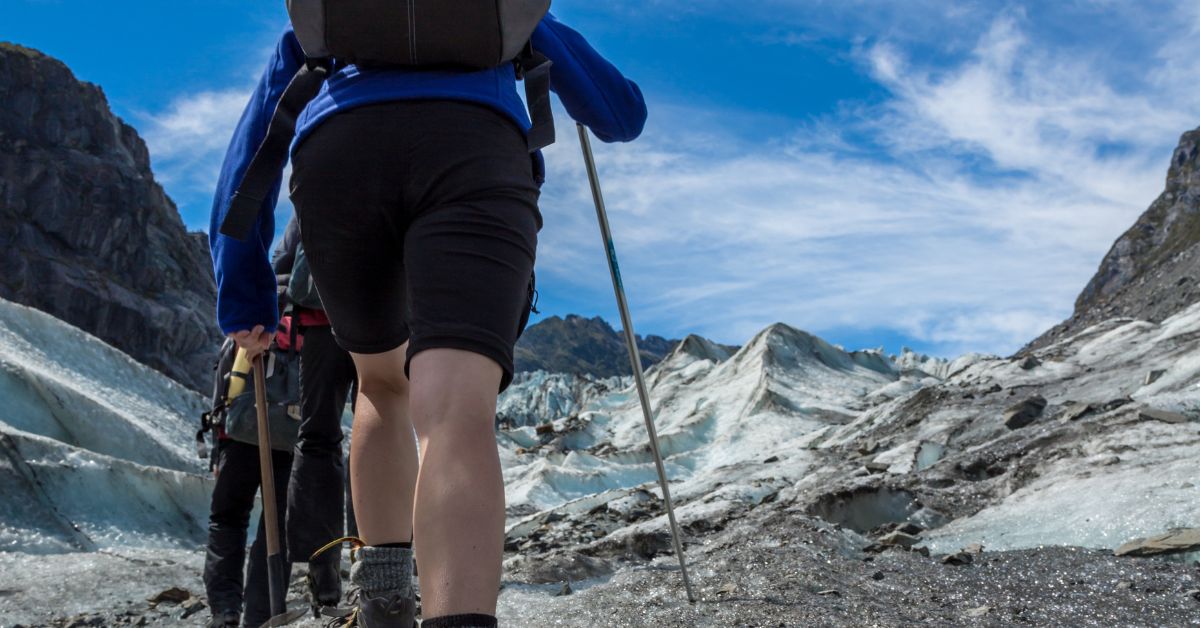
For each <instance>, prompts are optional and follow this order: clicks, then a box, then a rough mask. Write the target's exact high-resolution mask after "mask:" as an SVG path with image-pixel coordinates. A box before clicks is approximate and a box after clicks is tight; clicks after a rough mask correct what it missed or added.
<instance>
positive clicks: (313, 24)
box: [221, 0, 554, 240]
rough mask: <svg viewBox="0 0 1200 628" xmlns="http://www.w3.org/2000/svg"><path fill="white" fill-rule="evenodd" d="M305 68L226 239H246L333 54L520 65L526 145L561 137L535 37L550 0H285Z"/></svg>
mask: <svg viewBox="0 0 1200 628" xmlns="http://www.w3.org/2000/svg"><path fill="white" fill-rule="evenodd" d="M287 8H288V14H289V15H290V16H291V19H292V29H293V30H294V31H295V33H296V39H297V40H298V41H299V42H300V47H301V48H303V49H304V55H305V65H304V67H302V68H301V69H300V71H299V72H297V73H296V76H295V77H293V78H292V81H291V83H290V84H289V85H288V87H287V89H286V90H284V92H283V94H282V95H281V96H280V99H279V105H278V106H277V107H276V109H275V115H274V116H273V117H272V118H271V124H270V127H269V128H268V129H267V136H266V138H265V139H264V140H263V143H262V144H261V145H260V146H259V147H258V150H257V151H256V152H255V154H254V159H253V160H252V161H251V162H250V165H249V166H248V167H247V169H246V174H245V175H244V176H243V177H242V182H241V185H240V186H239V187H238V190H237V192H236V193H235V194H234V195H233V202H232V204H231V205H230V207H229V211H228V213H227V214H226V215H225V220H224V222H222V223H221V233H222V234H223V235H226V236H229V237H231V238H235V239H238V240H245V239H246V238H247V237H249V235H250V231H251V230H252V229H253V228H254V223H255V222H256V221H257V219H258V213H259V210H260V209H261V208H262V203H263V200H264V199H265V198H266V197H267V195H268V194H269V193H270V191H271V188H272V186H273V185H275V181H276V180H277V178H278V173H279V171H280V170H281V169H282V168H283V164H284V163H285V162H286V161H287V155H288V149H289V147H290V146H291V143H292V138H293V137H294V136H295V132H296V118H297V116H299V114H300V112H301V111H302V110H303V109H304V107H305V105H307V104H308V101H310V100H312V99H313V97H315V96H316V95H317V92H318V91H319V90H320V89H321V84H322V83H323V82H324V81H325V77H326V76H327V75H328V73H329V70H330V68H331V65H332V62H333V60H335V59H336V60H337V61H339V62H344V63H356V64H361V65H376V66H388V65H391V66H397V65H398V66H421V67H455V68H462V69H465V70H480V69H486V68H492V67H497V66H500V65H503V64H505V63H515V64H516V66H517V70H518V76H520V77H521V78H523V79H524V81H525V96H526V101H527V103H528V106H529V113H530V119H531V120H532V122H533V127H532V128H531V129H530V131H529V136H528V137H529V151H530V152H534V151H536V150H539V149H541V148H545V147H546V146H549V145H550V144H552V143H554V118H553V114H552V112H551V109H550V61H549V60H548V59H546V57H545V56H544V55H541V54H539V53H538V52H536V51H535V50H533V47H532V46H531V45H530V37H532V36H533V31H534V29H536V28H537V25H538V24H539V23H540V22H541V20H542V18H543V17H544V16H545V15H546V12H547V11H549V10H550V0H288V2H287Z"/></svg>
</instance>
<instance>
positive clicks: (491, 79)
mask: <svg viewBox="0 0 1200 628" xmlns="http://www.w3.org/2000/svg"><path fill="white" fill-rule="evenodd" d="M532 44H533V47H534V49H536V50H537V51H538V52H540V53H541V54H544V55H545V56H546V57H547V58H549V59H550V61H551V62H552V63H553V65H552V67H551V70H550V83H551V89H552V90H553V91H554V92H556V93H557V94H558V95H559V97H560V98H561V100H562V102H563V105H564V106H565V107H566V110H567V112H568V114H570V116H571V117H572V118H574V119H575V120H577V121H579V122H581V123H583V124H584V125H586V126H588V127H589V128H590V129H591V130H592V132H593V133H594V134H595V135H596V136H597V137H599V138H600V139H601V140H603V141H609V142H614V141H629V140H632V139H634V138H636V137H637V136H638V135H639V134H640V133H641V131H642V127H643V125H644V123H645V120H646V106H645V102H644V100H643V99H642V94H641V92H640V90H639V89H638V87H637V85H636V84H634V83H633V82H632V81H630V80H628V79H626V78H625V77H624V76H622V75H621V73H620V72H619V71H618V70H617V69H616V68H614V67H613V66H612V65H611V64H610V63H608V62H607V61H606V60H605V59H604V58H603V57H601V56H600V55H599V54H598V53H597V52H596V51H595V50H594V49H592V48H591V46H590V45H588V43H587V42H586V41H585V40H584V39H583V37H581V36H580V35H579V34H578V33H576V32H575V31H573V30H571V29H570V28H568V27H567V26H565V25H564V24H562V23H561V22H559V21H558V20H557V19H555V18H554V17H553V16H552V15H547V16H546V17H545V18H544V19H543V20H542V21H541V23H540V24H539V25H538V27H537V29H536V31H535V32H534V34H533V37H532ZM303 62H304V56H303V52H302V51H301V49H300V46H299V44H298V42H297V39H296V37H295V35H294V34H293V32H292V30H291V29H290V28H289V29H288V30H285V31H284V33H283V35H282V37H281V38H280V41H279V45H278V47H277V49H276V51H275V54H274V55H273V56H272V58H271V61H270V63H269V65H268V67H267V71H266V73H265V74H264V75H263V78H262V80H261V81H260V83H259V85H258V88H257V89H256V90H255V92H254V95H253V96H252V98H251V100H250V103H249V105H248V106H247V108H246V111H245V113H244V114H243V116H242V119H241V121H240V123H239V124H238V128H237V131H236V133H235V135H234V138H233V142H232V143H231V145H230V147H229V152H228V154H227V155H226V159H225V165H224V167H223V169H222V171H221V176H220V180H219V184H218V189H217V194H216V199H215V201H214V204H213V212H212V221H211V224H210V230H209V234H210V236H209V237H210V244H211V247H212V255H213V260H214V265H215V269H216V277H217V289H218V299H217V317H218V320H219V322H220V326H221V329H222V331H223V332H225V333H226V334H229V335H230V336H232V337H233V338H234V339H235V340H237V341H238V343H239V344H240V345H242V346H243V347H246V348H247V349H248V350H250V351H256V350H262V349H265V347H266V346H267V343H268V342H269V340H268V339H269V338H270V335H269V334H270V332H271V331H272V330H273V329H274V326H275V322H276V320H277V319H278V314H277V312H276V311H275V310H276V299H275V275H274V274H273V273H272V271H271V266H270V264H269V263H268V261H267V251H268V249H269V247H270V243H271V239H272V236H273V234H274V230H275V224H274V216H273V210H274V207H275V203H276V201H277V194H278V192H277V188H278V185H276V186H275V188H276V192H275V193H274V194H272V195H271V196H270V197H269V198H267V199H266V201H265V202H264V203H263V207H262V208H261V209H260V211H259V215H258V219H257V222H256V223H255V229H254V232H253V235H252V236H251V237H250V238H249V239H248V240H247V241H245V242H242V241H238V240H235V239H231V238H228V237H226V236H223V235H221V234H220V233H219V227H220V225H221V224H222V223H223V222H224V220H225V216H226V214H227V213H228V211H229V207H230V203H231V197H232V195H233V192H234V191H235V190H236V189H237V187H238V185H239V183H240V182H241V179H242V177H243V175H244V173H245V172H246V169H247V166H248V165H249V163H250V161H251V159H252V158H253V156H254V153H255V151H256V149H257V148H258V146H259V144H260V143H261V142H262V140H263V138H264V136H265V135H266V132H267V127H268V124H269V122H270V120H271V117H272V115H273V113H274V110H275V107H276V104H277V103H278V101H279V98H280V95H281V93H282V92H283V91H284V89H285V88H286V87H287V84H288V81H289V80H290V79H291V77H292V76H293V75H294V74H295V73H296V71H297V70H298V69H299V68H300V67H301V64H302V63H303ZM516 82H517V81H516V75H515V70H514V68H513V66H512V65H504V66H501V67H498V68H493V69H489V70H482V71H457V72H456V71H444V70H429V69H401V68H381V67H371V68H360V67H356V66H354V65H343V66H337V65H335V67H334V72H333V73H332V74H331V75H330V77H329V78H328V80H327V81H326V82H325V84H324V86H323V87H322V88H321V90H320V92H319V93H318V95H317V96H316V98H315V99H313V100H312V101H311V102H310V103H309V104H308V106H307V107H306V108H305V109H304V110H303V111H302V112H301V114H300V115H299V117H298V119H297V124H296V127H297V131H296V136H295V140H294V142H293V144H292V148H291V160H292V167H293V175H292V179H291V182H290V185H289V190H290V195H291V199H292V201H293V203H294V205H295V207H296V214H297V218H298V220H299V223H300V231H301V240H302V242H303V245H304V250H305V255H306V258H307V260H308V264H309V268H310V271H311V273H312V276H313V278H314V280H315V281H316V285H317V288H318V290H319V292H320V295H321V301H322V304H323V305H324V307H325V311H326V314H327V315H328V317H329V320H330V323H331V327H332V331H333V335H334V338H335V339H336V341H337V343H338V344H339V345H340V346H341V347H342V348H343V349H346V350H347V351H349V352H350V354H351V357H352V358H353V360H354V364H355V367H356V369H357V372H358V377H359V382H358V391H359V392H358V398H357V404H356V407H355V416H354V439H353V443H354V444H353V454H352V456H351V458H350V475H351V482H352V489H353V491H352V492H353V496H354V511H355V515H356V518H357V522H358V528H359V532H360V534H361V537H362V539H361V540H362V542H363V543H364V544H365V547H362V548H361V549H360V551H359V553H358V561H357V562H355V564H354V567H353V569H352V571H351V582H352V583H353V584H354V585H355V586H357V587H358V589H359V592H360V594H359V596H358V598H357V599H358V602H357V605H358V608H357V611H358V613H359V614H358V617H359V619H360V620H361V621H363V622H364V623H365V624H366V625H371V626H376V625H379V626H393V625H395V626H403V627H404V628H410V626H411V625H412V617H413V614H414V613H415V599H414V592H413V590H412V586H411V580H412V578H411V574H412V556H413V550H412V543H413V542H415V543H416V544H417V546H418V547H419V551H420V554H421V573H420V578H421V594H422V614H423V615H424V617H425V619H424V621H423V625H424V626H426V627H427V628H441V627H443V626H459V627H463V626H466V627H468V628H471V627H476V626H480V627H490V626H495V625H496V620H495V608H496V597H497V592H498V589H499V584H500V565H501V558H502V552H503V547H502V546H503V540H504V530H503V528H504V484H503V479H502V475H501V470H500V461H499V456H498V453H497V450H496V442H495V438H494V433H493V429H494V416H495V409H496V393H497V391H498V390H503V389H504V388H505V387H506V386H508V384H509V382H511V380H512V376H513V355H512V353H513V345H514V344H515V342H516V339H517V336H518V335H519V333H520V331H521V328H522V327H523V326H524V321H525V320H526V318H527V316H528V312H529V307H530V298H531V295H532V289H533V287H532V273H533V264H534V258H535V252H536V247H537V232H538V231H539V230H540V228H541V226H542V217H541V214H540V212H539V209H538V206H537V200H538V195H539V188H540V185H541V182H542V180H543V178H544V173H545V168H544V164H543V162H542V157H541V154H540V153H535V154H533V155H530V153H529V152H528V143H527V140H526V134H527V132H528V130H529V128H530V120H529V118H528V116H527V114H526V111H525V107H524V104H523V103H522V101H521V99H520V98H519V97H518V95H517V91H516ZM280 178H282V173H280ZM302 385H303V383H302ZM414 429H415V433H416V436H417V438H418V439H419V441H420V445H421V457H420V467H419V468H418V465H417V455H416V446H415V442H414V439H413V434H414Z"/></svg>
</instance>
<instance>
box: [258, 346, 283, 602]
mask: <svg viewBox="0 0 1200 628" xmlns="http://www.w3.org/2000/svg"><path fill="white" fill-rule="evenodd" d="M254 402H255V403H254V407H255V410H257V412H258V474H259V478H260V482H261V484H260V485H261V486H262V516H263V519H265V520H266V522H265V523H266V526H265V527H266V529H267V580H268V581H269V582H268V584H269V586H270V595H271V615H274V616H279V615H282V614H284V613H285V612H287V605H286V600H285V597H284V596H285V594H286V591H285V589H284V582H283V556H281V555H280V552H279V512H278V511H277V510H276V509H275V503H276V502H275V465H274V464H273V463H272V462H271V426H270V423H268V419H267V376H266V370H265V367H264V366H263V356H262V354H261V353H260V354H258V355H256V356H254Z"/></svg>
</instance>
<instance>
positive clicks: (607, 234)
mask: <svg viewBox="0 0 1200 628" xmlns="http://www.w3.org/2000/svg"><path fill="white" fill-rule="evenodd" d="M576 127H578V130H579V145H580V147H581V148H582V150H583V161H584V164H585V165H586V166H587V173H588V182H589V183H590V184H591V186H592V200H593V201H595V204H596V220H597V221H598V222H599V223H600V237H601V238H602V239H603V240H604V251H605V253H606V254H607V256H608V272H609V274H610V275H611V276H612V284H613V292H614V293H615V294H616V297H617V309H619V310H620V312H621V326H622V327H624V328H625V347H626V348H627V349H628V350H629V362H630V365H631V366H632V367H633V379H634V382H635V383H636V384H637V391H638V399H639V400H640V402H641V405H642V418H643V419H645V421H646V432H647V433H648V434H649V435H650V451H651V452H652V453H653V454H654V466H655V467H656V469H657V470H658V483H659V485H660V486H661V487H662V492H663V504H664V505H665V506H666V508H667V519H668V520H669V521H670V522H671V540H672V542H673V543H674V545H675V555H676V556H677V557H678V558H679V571H680V573H681V574H683V586H684V588H685V589H687V596H688V601H689V602H692V603H695V601H696V596H695V595H694V594H693V593H692V581H691V579H690V578H689V577H688V570H687V560H686V558H685V557H684V555H683V544H682V543H681V542H680V540H679V524H678V522H676V520H675V507H674V505H672V503H671V489H670V484H669V482H668V481H667V469H666V467H665V466H664V465H663V459H662V452H661V451H660V450H659V447H658V431H657V430H655V428H654V415H653V411H652V410H651V408H650V393H649V392H648V391H647V390H646V377H645V375H644V374H643V373H642V360H641V357H640V352H639V351H638V346H637V335H636V334H635V333H634V331H633V317H632V316H630V314H629V302H628V301H627V300H626V298H625V285H624V284H623V283H622V282H621V268H620V266H619V265H618V264H617V249H616V246H614V245H613V238H612V229H611V228H610V227H609V224H608V212H607V211H606V210H605V208H604V195H603V194H602V193H601V191H600V175H599V173H598V172H597V171H596V158H595V157H594V156H593V155H592V142H591V138H590V137H589V135H588V130H587V128H586V127H584V126H583V125H582V124H576Z"/></svg>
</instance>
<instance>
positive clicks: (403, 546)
mask: <svg viewBox="0 0 1200 628" xmlns="http://www.w3.org/2000/svg"><path fill="white" fill-rule="evenodd" d="M371 547H390V548H393V549H412V541H409V542H408V543H380V544H379V545H372V546H371Z"/></svg>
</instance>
